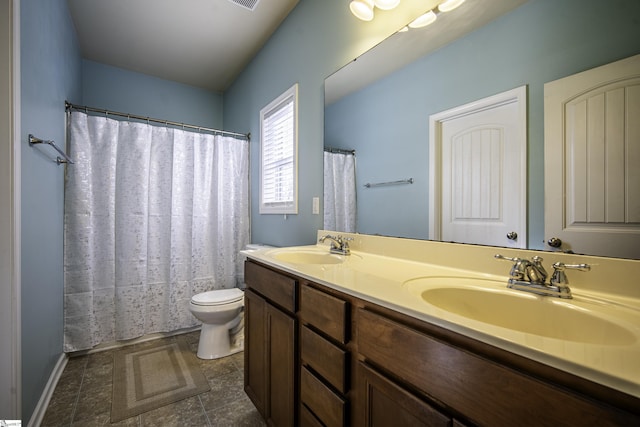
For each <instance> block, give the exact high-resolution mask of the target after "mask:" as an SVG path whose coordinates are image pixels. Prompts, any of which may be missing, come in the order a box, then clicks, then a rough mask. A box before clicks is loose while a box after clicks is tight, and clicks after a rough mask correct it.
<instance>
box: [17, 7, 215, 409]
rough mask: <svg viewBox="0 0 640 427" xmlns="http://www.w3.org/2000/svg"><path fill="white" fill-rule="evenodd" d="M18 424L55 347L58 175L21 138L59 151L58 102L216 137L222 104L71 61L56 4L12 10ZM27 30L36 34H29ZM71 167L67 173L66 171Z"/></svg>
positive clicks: (73, 45)
mask: <svg viewBox="0 0 640 427" xmlns="http://www.w3.org/2000/svg"><path fill="white" fill-rule="evenodd" d="M20 13H21V22H20V25H21V40H20V43H21V48H20V51H21V56H22V58H21V85H22V88H21V97H22V99H21V102H22V111H21V114H22V124H21V126H22V133H23V135H22V142H23V145H22V165H21V167H22V178H21V179H22V191H21V194H22V199H21V202H22V242H21V244H22V255H21V256H22V264H23V265H22V272H21V274H22V285H21V286H22V313H23V314H22V417H23V419H24V420H25V421H26V420H29V419H30V418H31V416H32V414H33V411H34V409H35V407H36V405H37V403H38V401H39V400H40V398H41V396H42V393H43V391H44V387H45V386H46V383H47V381H48V379H49V377H50V376H51V373H52V370H53V368H54V367H55V364H56V363H57V361H58V360H59V358H60V356H61V355H62V342H63V286H64V284H63V208H64V167H63V166H58V165H56V164H55V163H54V162H52V161H51V158H55V154H53V153H52V149H46V148H48V147H45V149H43V150H40V149H39V148H30V147H29V145H28V141H27V135H28V134H29V133H33V134H34V135H36V136H38V137H40V138H43V139H52V140H54V141H55V142H56V144H57V145H59V146H61V147H64V145H65V111H64V102H65V100H68V101H70V102H72V103H75V104H80V105H87V106H91V107H97V108H105V109H109V110H113V111H120V112H124V113H132V114H138V115H142V116H149V117H153V118H158V119H165V120H171V121H176V122H183V123H187V124H193V125H198V126H203V127H214V128H221V127H222V122H223V112H222V95H221V94H219V93H215V92H211V91H208V90H205V89H200V88H196V87H192V86H188V85H184V84H181V83H176V82H171V81H168V80H163V79H159V78H155V77H151V76H147V75H144V74H140V73H135V72H131V71H127V70H123V69H119V68H115V67H110V66H106V65H103V64H99V63H96V62H93V61H86V60H82V59H81V55H80V48H79V43H78V40H77V37H76V34H75V30H74V26H73V22H72V21H71V17H70V14H69V11H68V8H67V2H66V1H65V0H23V1H22V2H21V11H20ZM34 29H37V31H34ZM69 167H73V166H69Z"/></svg>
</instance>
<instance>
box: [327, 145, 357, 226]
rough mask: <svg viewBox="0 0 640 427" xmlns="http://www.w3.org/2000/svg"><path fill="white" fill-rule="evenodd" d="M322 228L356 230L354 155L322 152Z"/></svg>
mask: <svg viewBox="0 0 640 427" xmlns="http://www.w3.org/2000/svg"><path fill="white" fill-rule="evenodd" d="M324 229H325V230H334V231H342V232H346V233H354V232H355V231H356V156H355V155H353V154H342V153H330V152H327V151H325V152H324Z"/></svg>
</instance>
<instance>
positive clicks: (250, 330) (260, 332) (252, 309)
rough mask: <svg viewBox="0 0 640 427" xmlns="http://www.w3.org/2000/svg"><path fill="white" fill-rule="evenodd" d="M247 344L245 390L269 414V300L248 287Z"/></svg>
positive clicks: (246, 308)
mask: <svg viewBox="0 0 640 427" xmlns="http://www.w3.org/2000/svg"><path fill="white" fill-rule="evenodd" d="M244 308H245V314H244V319H245V332H244V334H245V346H244V391H245V392H246V393H247V396H249V398H250V399H251V401H252V402H253V404H254V405H255V406H256V409H258V412H260V414H261V415H262V416H263V417H265V418H266V416H267V402H266V398H267V372H266V370H265V366H266V365H267V359H266V352H265V348H266V340H267V332H266V331H267V328H266V323H265V321H266V319H267V314H266V313H267V312H266V309H267V302H266V301H265V300H264V299H262V298H260V297H259V296H258V295H256V294H255V293H253V292H252V291H251V290H249V289H247V290H246V291H245V293H244Z"/></svg>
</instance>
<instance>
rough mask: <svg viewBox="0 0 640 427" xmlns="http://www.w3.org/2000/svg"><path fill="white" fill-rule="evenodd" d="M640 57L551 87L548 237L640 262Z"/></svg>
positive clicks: (584, 249) (595, 252)
mask: <svg viewBox="0 0 640 427" xmlns="http://www.w3.org/2000/svg"><path fill="white" fill-rule="evenodd" d="M638 117H640V55H637V56H635V57H631V58H627V59H625V60H622V61H618V62H614V63H612V64H608V65H605V66H602V67H598V68H594V69H592V70H588V71H585V72H582V73H578V74H575V75H572V76H569V77H565V78H563V79H560V80H556V81H554V82H550V83H547V84H545V235H546V239H547V240H548V239H550V238H551V237H556V238H559V239H560V240H561V241H562V245H561V247H560V249H561V250H565V251H568V250H571V251H574V252H577V253H586V254H592V255H608V256H616V257H624V258H640V243H639V242H640V168H639V166H640V120H638Z"/></svg>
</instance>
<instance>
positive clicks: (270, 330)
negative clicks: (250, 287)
mask: <svg viewBox="0 0 640 427" xmlns="http://www.w3.org/2000/svg"><path fill="white" fill-rule="evenodd" d="M266 316H267V322H266V327H267V333H266V336H267V343H266V344H267V375H268V377H269V387H268V390H269V396H268V399H269V407H268V408H269V411H268V413H267V417H266V418H267V421H268V422H269V423H270V424H271V425H274V426H278V427H287V426H293V425H294V420H295V409H294V408H295V394H296V388H295V332H296V331H295V319H294V318H293V317H291V316H289V315H287V314H285V313H284V312H282V311H280V310H278V309H277V308H275V307H274V306H272V305H270V304H267V307H266Z"/></svg>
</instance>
